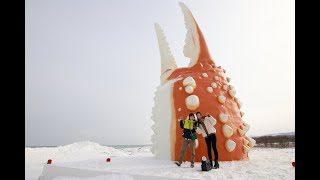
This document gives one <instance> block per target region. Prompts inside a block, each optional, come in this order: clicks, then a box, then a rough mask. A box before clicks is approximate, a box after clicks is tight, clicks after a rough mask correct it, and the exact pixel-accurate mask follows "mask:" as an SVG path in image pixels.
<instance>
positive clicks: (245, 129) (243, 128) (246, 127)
mask: <svg viewBox="0 0 320 180" xmlns="http://www.w3.org/2000/svg"><path fill="white" fill-rule="evenodd" d="M240 128H241V129H242V130H243V131H244V132H245V133H247V132H248V131H249V128H250V126H244V125H240Z"/></svg>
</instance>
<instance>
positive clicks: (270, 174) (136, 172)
mask: <svg viewBox="0 0 320 180" xmlns="http://www.w3.org/2000/svg"><path fill="white" fill-rule="evenodd" d="M150 149H151V146H148V147H136V148H123V149H115V148H112V147H106V146H101V145H99V144H97V143H93V142H78V143H73V144H70V145H66V146H59V147H52V148H25V152H26V153H25V155H26V164H25V175H26V178H25V179H26V180H38V178H39V176H40V175H41V174H42V170H43V167H44V166H48V167H53V166H56V167H61V168H65V169H67V168H73V169H76V170H80V171H84V172H85V171H99V172H101V174H98V175H97V176H95V177H75V176H70V175H69V176H66V175H64V176H63V174H61V175H62V176H60V177H55V180H62V179H79V180H83V179H87V180H88V179H90V180H93V179H95V180H96V179H129V180H130V178H134V179H143V180H144V179H159V180H160V179H161V178H162V179H163V178H167V179H170V178H179V179H180V180H182V179H213V180H214V179H235V180H238V179H240V180H241V179H294V178H295V168H294V167H292V164H291V163H292V162H293V161H295V149H294V148H286V149H277V148H259V147H255V148H253V149H251V151H249V154H250V158H249V160H242V161H221V162H219V164H220V168H219V169H217V170H211V171H209V172H202V171H201V164H200V163H195V167H194V168H190V162H184V163H183V164H182V166H181V167H177V166H176V165H175V164H174V163H173V161H170V160H159V159H157V158H155V156H154V155H153V154H152V153H151V150H150ZM196 156H197V154H196ZM106 157H111V162H110V163H107V162H106V161H105V160H106ZM48 159H52V160H53V161H52V165H45V164H46V162H47V160H48ZM66 172H68V173H70V172H71V171H69V170H68V171H66Z"/></svg>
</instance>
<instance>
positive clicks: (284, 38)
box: [25, 0, 295, 146]
mask: <svg viewBox="0 0 320 180" xmlns="http://www.w3.org/2000/svg"><path fill="white" fill-rule="evenodd" d="M178 2H180V1H175V0H158V1H156V0H134V1H133V0H26V13H25V15H26V17H25V20H26V23H25V25H26V26H25V35H26V36H25V37H26V39H25V40H26V44H25V45H26V46H25V50H26V51H25V52H26V54H25V58H26V59H25V64H26V67H25V70H26V74H25V75H26V77H25V84H26V86H25V95H26V104H25V122H26V123H25V130H26V136H25V138H26V139H25V140H26V141H25V145H26V146H47V145H65V144H70V143H73V142H77V141H83V140H90V141H94V142H97V143H100V144H103V145H116V144H151V141H150V137H151V134H152V131H151V128H150V127H151V125H152V122H151V112H152V107H153V105H154V103H153V97H154V92H155V90H156V87H157V86H158V85H160V53H159V48H158V42H157V37H156V33H155V30H154V23H155V22H158V23H159V24H160V25H161V26H162V28H163V30H164V32H165V34H166V36H167V40H168V42H169V46H170V48H171V51H172V54H173V56H174V57H175V59H176V61H177V64H178V66H179V67H183V66H187V65H188V64H189V60H188V59H187V58H185V57H184V55H183V45H184V39H185V35H186V29H185V26H184V20H183V15H182V12H181V10H180V7H179V5H178ZM181 2H184V3H185V4H186V5H187V6H188V7H189V9H190V10H191V12H192V13H193V15H194V17H195V19H196V20H197V22H198V24H199V26H200V28H201V30H202V32H203V34H204V37H205V39H206V42H207V44H208V47H209V50H210V52H211V56H212V57H213V58H214V59H215V62H216V64H217V65H221V66H222V67H223V68H224V69H226V71H227V75H228V76H229V77H231V78H232V80H231V83H232V84H233V85H234V86H235V87H236V89H237V97H238V98H239V99H240V100H241V101H243V110H244V111H245V113H246V114H245V115H244V118H243V119H244V121H246V122H247V123H249V124H250V125H251V128H250V130H249V132H248V135H263V134H269V133H280V132H292V131H295V97H294V94H295V89H294V86H295V77H294V67H295V64H294V63H295V62H294V60H295V56H294V51H295V47H294V43H295V39H294V35H295V30H294V28H295V22H294V18H295V14H294V13H295V12H294V6H295V5H294V1H292V0H241V1H239V0H197V1H192V0H181Z"/></svg>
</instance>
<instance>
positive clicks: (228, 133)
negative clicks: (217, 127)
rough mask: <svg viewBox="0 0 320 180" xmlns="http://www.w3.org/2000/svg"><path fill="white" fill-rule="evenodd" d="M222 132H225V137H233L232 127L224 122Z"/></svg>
mask: <svg viewBox="0 0 320 180" xmlns="http://www.w3.org/2000/svg"><path fill="white" fill-rule="evenodd" d="M222 132H223V135H224V137H226V138H229V137H231V136H232V135H233V129H232V127H230V126H229V125H227V124H224V125H223V126H222Z"/></svg>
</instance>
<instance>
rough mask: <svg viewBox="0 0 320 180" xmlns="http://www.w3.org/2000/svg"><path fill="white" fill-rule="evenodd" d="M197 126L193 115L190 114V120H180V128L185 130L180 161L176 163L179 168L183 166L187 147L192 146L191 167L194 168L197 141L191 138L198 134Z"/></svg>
mask: <svg viewBox="0 0 320 180" xmlns="http://www.w3.org/2000/svg"><path fill="white" fill-rule="evenodd" d="M196 125H197V123H196V122H195V116H194V114H193V113H190V114H189V118H188V119H186V120H182V119H180V127H181V128H182V129H183V134H182V137H183V140H182V146H181V151H180V155H179V161H178V162H175V163H176V164H177V165H178V166H181V164H182V159H183V157H184V155H185V152H186V148H187V145H188V144H190V150H191V165H190V167H192V168H193V167H194V159H195V154H196V153H195V149H196V142H195V139H192V138H191V135H192V134H193V133H195V132H196V130H195V129H196Z"/></svg>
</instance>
